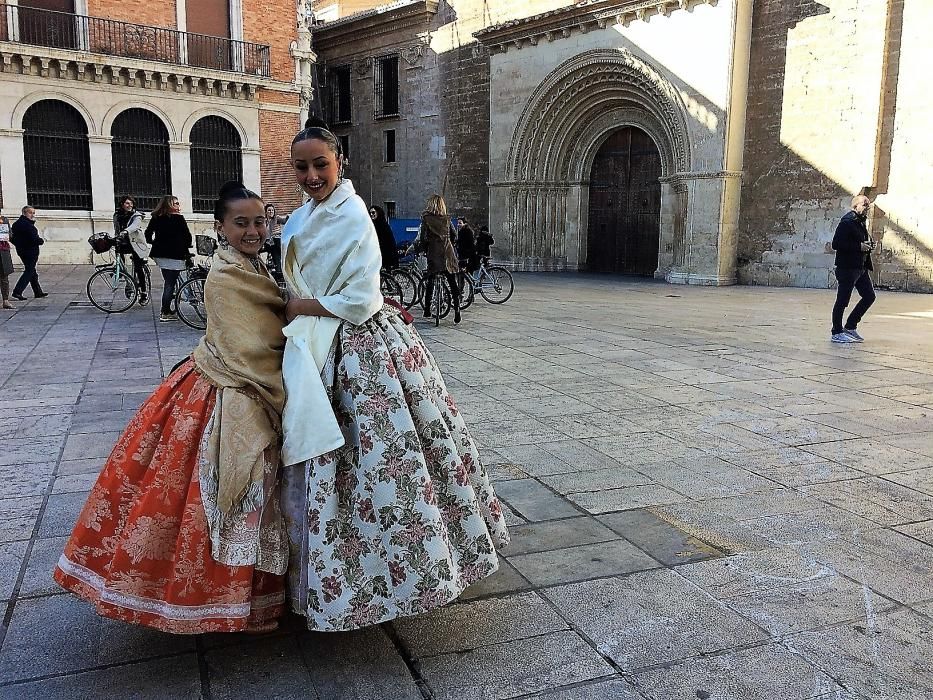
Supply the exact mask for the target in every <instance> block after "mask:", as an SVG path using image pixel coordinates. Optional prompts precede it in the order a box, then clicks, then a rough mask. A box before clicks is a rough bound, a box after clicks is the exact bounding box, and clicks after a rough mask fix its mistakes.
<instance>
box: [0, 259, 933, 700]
mask: <svg viewBox="0 0 933 700" xmlns="http://www.w3.org/2000/svg"><path fill="white" fill-rule="evenodd" d="M87 274H88V270H87V268H73V267H55V268H46V269H44V270H42V276H43V282H44V285H45V287H46V289H47V290H49V291H51V292H52V295H51V296H50V297H49V298H48V299H45V300H43V301H42V302H37V301H30V302H29V303H27V304H20V305H19V307H20V308H19V310H18V311H17V312H16V313H15V314H11V313H8V312H2V315H0V324H2V325H0V335H2V351H3V361H2V363H0V385H2V390H0V409H2V416H3V418H2V423H0V441H2V442H0V444H2V450H0V561H2V565H0V600H4V601H8V602H5V603H4V605H5V606H6V614H5V617H4V620H3V628H2V634H3V637H2V647H0V696H2V697H11V698H12V697H15V698H40V697H41V698H53V697H55V698H57V697H69V698H90V697H101V698H103V697H108V698H109V697H114V698H129V697H132V698H148V697H152V698H188V697H191V698H196V697H203V698H256V697H270V698H271V697H275V698H321V699H322V700H331V699H335V698H374V699H379V700H383V699H386V700H407V699H414V700H417V699H420V698H450V699H456V700H460V699H467V698H470V699H473V698H517V697H522V698H540V699H544V698H549V699H551V700H558V699H559V700H571V699H573V700H597V699H600V700H601V699H603V698H612V699H618V700H634V699H636V698H654V699H667V698H690V699H695V698H700V699H701V700H702V699H713V698H715V699H721V698H735V699H736V700H754V699H762V700H777V699H781V700H804V699H805V698H835V699H839V700H841V699H843V698H845V699H848V700H855V699H861V700H881V699H891V700H929V698H931V697H933V665H931V663H930V659H933V573H931V572H933V548H931V545H933V358H931V354H930V348H931V347H933V297H931V296H917V295H906V294H885V293H882V294H881V295H880V296H879V300H878V303H877V305H876V307H875V308H874V309H873V310H872V312H871V313H870V315H869V319H868V321H867V322H866V323H864V324H863V329H862V331H863V333H864V335H865V336H866V337H867V338H868V339H869V340H868V342H866V343H865V344H864V345H853V346H846V347H838V346H832V345H831V344H830V343H829V342H828V340H829V337H828V336H829V333H828V327H827V318H826V317H827V316H828V312H829V308H830V306H831V304H832V300H833V293H832V292H830V291H825V290H784V289H764V288H730V289H698V288H683V287H673V286H668V285H664V284H656V283H651V282H645V283H632V282H630V281H626V280H618V279H608V278H602V277H583V276H571V275H553V276H544V275H538V276H531V275H524V276H519V277H518V285H519V289H518V291H517V292H516V294H515V297H514V298H513V300H511V301H510V302H509V303H508V304H506V305H505V306H502V307H493V306H490V305H487V304H485V303H484V302H482V301H481V300H480V301H478V302H477V304H476V306H475V307H474V308H473V309H471V310H470V311H469V312H467V313H466V315H465V322H464V324H463V325H462V326H461V327H457V328H455V327H454V326H453V325H452V324H451V323H450V322H447V323H445V324H444V325H442V326H441V328H439V329H436V330H435V329H434V327H433V326H427V325H424V326H422V331H423V333H424V335H425V337H426V338H427V339H428V340H429V342H430V345H431V348H432V349H433V351H434V352H435V354H436V356H437V359H438V360H439V361H440V363H441V365H442V367H443V369H444V370H445V374H446V376H447V378H448V382H449V384H450V388H451V390H452V392H453V393H454V396H455V397H456V398H457V399H458V402H459V404H460V406H461V407H462V409H463V410H464V412H465V413H467V414H468V417H469V419H470V423H471V425H472V426H473V427H474V429H475V434H476V437H477V440H478V442H479V443H480V445H481V447H482V450H483V451H484V454H485V459H486V461H487V463H488V464H489V465H490V466H491V470H492V472H493V475H494V477H495V481H496V487H497V490H498V493H499V494H500V496H501V497H502V499H503V500H504V501H505V503H506V504H507V505H508V507H509V517H510V520H511V524H512V535H513V544H512V545H511V547H509V549H508V550H507V551H506V552H504V553H503V554H504V557H503V559H504V562H505V563H504V565H503V570H502V571H501V572H500V573H499V574H497V575H496V576H495V577H494V578H492V579H490V580H489V581H487V582H484V583H483V584H480V585H479V586H477V587H475V588H473V589H470V590H469V591H468V593H467V594H466V595H465V596H464V598H463V599H462V600H461V601H460V602H458V603H457V604H454V605H451V606H449V607H447V608H446V609H443V610H440V611H437V612H435V613H434V614H430V615H427V616H424V617H422V618H418V619H410V620H402V621H397V622H396V623H394V624H388V625H384V626H382V627H378V628H374V629H369V630H366V631H362V632H359V633H354V634H337V635H329V636H328V635H321V634H311V633H307V632H303V631H302V630H301V628H300V624H299V623H297V622H296V621H289V622H288V623H287V624H286V625H285V628H284V629H283V631H281V632H280V633H277V634H274V635H270V636H264V637H255V636H245V635H230V636H221V635H206V636H203V637H199V638H195V637H173V636H169V635H165V634H159V633H156V632H151V631H147V630H144V629H141V628H137V627H133V626H130V625H125V624H122V623H117V622H112V621H106V620H102V619H100V618H98V617H97V616H96V615H95V614H94V613H93V612H92V610H91V609H90V607H89V606H87V605H85V604H83V603H81V602H78V601H77V600H75V599H73V598H72V597H70V596H66V595H63V594H60V592H59V591H58V590H57V589H56V587H55V585H54V584H53V582H52V580H51V570H52V567H53V565H54V563H55V561H56V560H57V558H58V556H59V553H60V552H61V549H62V546H63V544H64V542H65V538H66V536H67V535H68V533H69V532H70V529H71V526H72V523H73V521H74V519H75V517H76V514H77V513H78V511H79V508H80V507H81V505H82V503H83V501H84V498H85V494H86V492H87V490H88V489H89V488H90V486H91V484H92V482H93V480H94V478H95V476H96V474H97V472H98V471H99V469H100V467H101V465H102V462H103V460H104V459H105V457H106V456H107V454H108V452H109V450H110V448H111V446H112V445H113V443H114V441H115V439H116V437H117V435H118V433H119V431H120V430H121V429H122V428H123V426H124V425H125V424H126V422H127V421H128V419H129V418H130V416H131V415H132V413H133V411H134V409H135V408H136V407H137V406H138V405H139V404H140V402H141V401H142V400H143V398H144V397H145V396H146V395H147V393H148V392H149V391H150V390H151V389H152V388H153V387H154V386H155V385H156V384H157V383H158V382H159V379H160V378H161V377H162V375H163V374H164V373H165V372H166V371H167V370H168V369H169V368H171V367H172V365H173V364H174V363H175V362H176V361H178V360H179V359H181V358H182V357H183V356H184V355H185V354H187V352H188V351H189V350H190V349H191V348H192V346H193V345H194V343H195V341H196V340H197V335H196V334H195V333H194V332H192V331H188V330H186V329H185V328H183V327H181V326H179V325H178V324H162V325H159V324H158V323H156V321H155V316H154V310H153V309H152V308H145V309H136V310H134V311H132V312H130V313H126V314H122V315H115V316H112V317H106V316H105V315H104V314H101V313H100V312H98V311H96V310H94V309H92V308H87V305H86V304H85V303H84V297H83V286H84V281H85V279H86V277H87Z"/></svg>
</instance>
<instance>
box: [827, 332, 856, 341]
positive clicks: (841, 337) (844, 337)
mask: <svg viewBox="0 0 933 700" xmlns="http://www.w3.org/2000/svg"><path fill="white" fill-rule="evenodd" d="M830 340H832V342H834V343H857V342H859V341H858V340H856V339H855V338H853V337H852V336H851V335H849V334H848V333H833V336H832V338H830Z"/></svg>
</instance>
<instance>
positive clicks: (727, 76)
mask: <svg viewBox="0 0 933 700" xmlns="http://www.w3.org/2000/svg"><path fill="white" fill-rule="evenodd" d="M416 5H417V6H418V7H419V8H420V9H419V13H418V14H419V17H420V18H419V19H418V20H417V21H414V20H412V21H410V22H408V23H407V25H405V23H401V24H400V23H397V22H396V23H395V24H394V25H393V26H394V30H393V33H383V34H381V35H380V34H379V33H378V31H376V32H374V31H372V29H370V30H368V31H363V25H364V24H365V23H366V22H369V23H370V25H371V26H379V25H378V23H375V24H374V19H373V18H375V17H383V18H384V19H386V20H387V21H388V20H390V19H391V18H392V17H398V16H399V13H405V12H408V13H412V8H413V7H414V6H416ZM393 13H394V14H393ZM367 17H368V18H369V19H368V20H367V19H366V18H367ZM931 19H933V7H930V6H929V5H928V4H926V3H911V2H904V1H903V0H892V1H891V2H888V1H887V0H821V1H820V2H816V1H815V0H807V1H806V2H795V3H774V2H768V1H766V0H654V1H651V2H645V1H643V0H588V1H585V2H576V3H569V2H566V1H564V2H528V3H523V2H512V3H504V2H503V3H498V2H494V1H492V0H490V1H489V2H475V1H472V0H449V2H446V3H444V2H440V3H432V2H424V0H422V1H421V2H405V1H404V0H403V1H402V2H397V3H394V4H393V5H390V6H386V7H383V8H380V9H376V10H370V11H367V12H360V13H357V14H356V15H350V16H349V17H345V18H342V19H340V20H337V22H335V23H333V24H331V23H325V24H324V25H322V27H320V28H318V29H317V30H316V31H315V48H316V49H317V50H318V53H319V56H320V59H321V60H322V62H323V63H325V64H328V65H336V64H339V63H340V62H341V61H344V62H346V60H347V59H348V58H350V59H352V65H353V66H354V67H355V68H358V72H357V73H353V74H352V75H351V79H350V82H349V84H348V85H349V91H350V93H351V94H352V99H353V100H354V101H356V102H358V103H359V104H366V103H367V101H369V104H371V100H372V99H373V98H372V97H371V95H374V94H376V91H374V88H373V84H372V83H371V82H370V83H366V84H364V82H363V81H364V80H368V77H363V78H361V79H357V77H356V76H357V75H364V76H368V75H369V73H368V71H369V66H370V65H371V64H370V63H368V62H372V61H378V60H380V58H384V57H386V56H391V55H394V54H398V55H399V56H400V57H401V63H400V70H399V85H400V88H399V89H400V105H402V107H401V109H400V113H399V114H397V115H394V118H395V119H397V120H398V127H397V128H398V129H399V130H400V131H404V133H406V134H411V135H413V139H414V140H412V141H411V143H410V146H409V147H408V148H406V149H404V150H403V149H400V148H398V147H397V150H396V152H395V154H394V155H395V161H394V163H393V164H392V165H391V170H390V171H388V173H389V176H384V173H381V172H375V173H372V174H364V173H359V172H356V173H354V172H352V171H351V176H353V177H354V179H355V180H360V181H361V183H362V184H363V185H364V187H363V189H364V190H367V189H369V190H371V191H372V193H373V197H372V199H373V201H374V202H376V203H378V202H380V201H391V202H393V203H395V204H396V210H397V215H400V216H416V215H417V213H418V211H419V209H418V207H419V206H420V205H421V203H423V197H424V196H425V194H426V193H430V192H432V191H443V193H444V194H445V195H446V196H447V199H448V201H449V202H450V203H451V205H452V208H453V209H454V210H455V211H457V212H458V213H460V212H464V213H468V214H469V215H470V216H471V217H472V218H474V219H475V220H478V222H479V223H485V222H486V221H488V223H489V226H490V229H491V230H492V232H493V235H494V236H495V237H496V248H495V251H496V254H497V257H498V258H500V259H503V260H505V261H507V262H509V263H511V264H512V265H514V266H515V267H516V268H518V269H526V270H561V269H571V270H576V269H580V270H593V271H602V272H618V273H623V274H635V275H644V276H654V277H658V278H663V279H667V280H669V281H671V282H675V283H691V284H707V285H727V284H733V283H736V282H738V283H746V284H768V285H794V286H814V287H826V286H831V285H832V284H834V277H833V274H832V255H831V250H830V249H829V242H830V240H831V238H832V234H833V230H834V228H835V223H836V221H837V220H838V218H839V217H840V216H841V215H842V214H843V213H845V211H846V210H847V209H848V205H849V201H850V199H851V197H852V195H854V194H857V193H861V192H864V193H867V194H869V195H870V196H872V197H873V198H874V199H875V202H876V205H875V207H874V210H873V215H872V219H871V222H870V223H871V229H872V234H873V236H874V237H875V238H876V239H878V241H879V242H880V245H879V248H878V249H877V252H876V255H875V259H876V271H875V273H874V276H875V281H876V284H878V285H880V286H882V287H888V288H891V289H901V290H909V291H933V231H931V230H930V228H929V225H928V224H927V222H928V221H929V220H930V216H929V214H931V213H933V212H929V211H928V210H929V209H930V208H931V204H930V200H929V198H928V197H926V196H925V194H924V192H923V191H922V190H923V183H924V182H927V181H928V177H925V176H928V175H930V174H933V173H931V168H933V137H931V136H930V135H929V133H928V129H927V128H926V126H925V124H927V123H928V122H929V120H930V117H931V111H933V98H931V97H930V96H929V95H928V94H927V93H925V92H924V91H923V90H922V88H921V87H920V85H922V82H923V81H922V80H919V78H920V75H919V70H920V68H919V67H920V66H922V65H926V64H928V63H929V59H930V58H933V56H930V53H931V49H930V47H929V42H927V41H926V40H925V39H924V36H923V27H924V26H928V23H929V21H930V20H931ZM329 24H330V25H331V27H333V28H330V27H329V26H328V25H329ZM403 25H404V26H403ZM382 26H386V27H387V26H389V25H388V24H385V25H382ZM338 28H339V33H340V36H341V41H340V42H339V45H338V42H335V41H333V40H331V39H329V38H328V37H334V36H336V33H335V30H337V29H338ZM357 28H359V29H360V31H359V33H358V34H355V32H356V31H357ZM318 35H320V36H321V38H322V40H323V41H322V43H321V44H320V45H319V44H318ZM406 57H408V58H412V57H414V59H415V60H414V61H413V62H410V61H408V60H407V59H406ZM464 66H469V68H468V69H466V70H465V69H464ZM416 76H417V77H416ZM406 91H407V92H406ZM464 115H465V116H464ZM377 121H378V120H376V119H370V118H369V115H368V111H367V113H366V114H364V115H363V118H362V119H359V120H355V121H354V122H353V123H348V124H343V125H342V126H339V127H336V128H338V129H343V133H344V134H345V135H347V136H348V138H349V139H350V141H351V143H352V142H353V141H356V148H355V149H354V148H353V146H352V145H351V150H353V156H352V157H351V164H352V167H353V168H354V169H355V168H356V167H357V164H368V163H378V162H380V161H384V160H385V158H384V156H385V147H386V143H385V139H384V138H382V136H381V135H380V138H378V139H372V137H371V135H372V134H373V133H374V126H373V125H374V124H376V122H377ZM353 134H356V136H355V137H354V136H353ZM367 135H368V136H367ZM406 138H407V137H406ZM418 139H421V140H422V141H424V143H422V142H419V141H418ZM432 139H433V141H432ZM432 143H433V144H434V148H432V147H431V144H432ZM438 144H443V147H440V148H439V147H438ZM380 151H381V153H380ZM465 154H467V155H466V157H465ZM366 167H369V166H366ZM480 173H483V174H484V175H485V177H482V176H481V175H480Z"/></svg>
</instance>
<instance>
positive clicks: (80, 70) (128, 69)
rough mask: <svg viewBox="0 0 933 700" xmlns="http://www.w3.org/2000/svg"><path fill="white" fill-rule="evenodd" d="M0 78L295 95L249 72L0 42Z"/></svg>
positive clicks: (240, 95) (244, 96)
mask: <svg viewBox="0 0 933 700" xmlns="http://www.w3.org/2000/svg"><path fill="white" fill-rule="evenodd" d="M0 71H2V73H3V74H12V75H24V76H35V77H42V78H50V79H59V80H73V81H76V82H79V83H91V84H100V85H125V86H129V87H138V88H143V89H150V90H163V91H170V92H176V93H181V94H190V95H208V96H214V97H221V98H227V99H232V100H255V99H256V93H257V90H258V89H259V88H268V89H271V90H279V91H281V92H297V91H298V88H297V87H296V86H295V84H294V83H287V82H284V81H281V80H273V79H271V78H265V77H263V76H260V75H253V74H250V73H237V72H233V71H222V70H214V69H210V68H198V67H194V66H182V65H175V64H167V63H161V62H156V61H146V60H141V59H135V58H125V57H122V56H112V55H108V54H99V53H92V52H89V51H77V50H71V49H57V48H50V47H45V46H32V45H28V44H21V43H18V42H9V41H0Z"/></svg>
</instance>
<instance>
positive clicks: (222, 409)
mask: <svg viewBox="0 0 933 700" xmlns="http://www.w3.org/2000/svg"><path fill="white" fill-rule="evenodd" d="M261 270H262V271H261V272H257V271H256V268H254V267H253V264H252V263H251V262H250V260H249V259H248V258H247V257H246V256H244V255H243V254H242V253H240V252H238V251H236V250H234V249H233V248H230V249H226V250H223V249H222V250H220V251H218V252H217V255H216V256H215V258H214V263H213V265H212V266H211V271H210V274H209V275H208V277H207V283H206V285H205V289H204V304H205V307H206V309H207V332H206V333H205V334H204V337H203V338H202V339H201V342H200V343H199V344H198V346H197V348H195V350H194V353H193V355H192V357H193V359H194V362H195V365H197V368H198V370H199V371H200V372H201V373H202V374H203V375H204V376H205V377H206V378H207V379H208V381H210V382H211V383H212V384H213V385H214V386H216V387H218V389H219V391H218V396H217V403H216V406H215V409H214V411H215V414H214V430H213V432H212V434H211V438H210V440H209V443H208V450H209V452H210V453H211V454H209V455H207V457H208V461H210V462H213V463H214V464H216V465H217V473H218V479H219V490H218V498H217V506H218V508H219V509H220V512H221V514H228V513H230V512H231V511H232V510H233V511H235V512H249V511H252V510H256V509H257V508H259V507H261V505H262V490H263V489H262V483H263V466H264V460H263V453H264V451H265V450H266V448H268V447H270V446H277V444H278V441H279V436H280V433H281V415H282V409H283V407H284V405H285V388H284V386H283V384H282V352H283V350H284V348H285V336H283V335H282V327H283V325H284V323H285V302H284V301H283V300H282V297H281V295H280V294H279V288H278V285H276V283H275V282H274V281H273V280H272V278H271V277H270V276H269V274H268V272H267V271H266V270H265V268H261Z"/></svg>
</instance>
